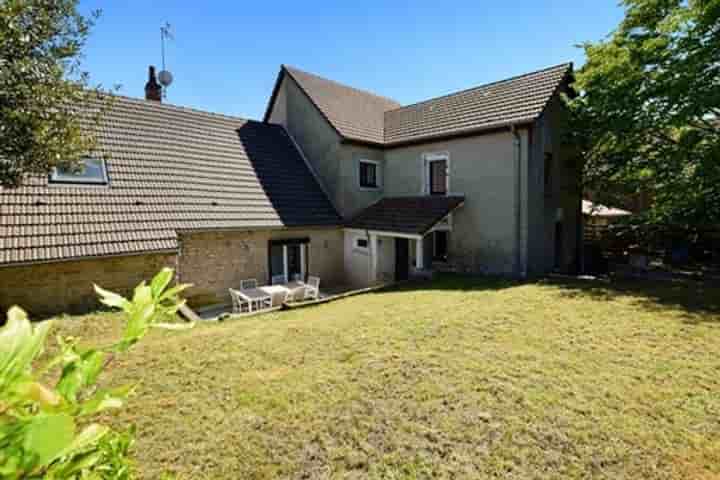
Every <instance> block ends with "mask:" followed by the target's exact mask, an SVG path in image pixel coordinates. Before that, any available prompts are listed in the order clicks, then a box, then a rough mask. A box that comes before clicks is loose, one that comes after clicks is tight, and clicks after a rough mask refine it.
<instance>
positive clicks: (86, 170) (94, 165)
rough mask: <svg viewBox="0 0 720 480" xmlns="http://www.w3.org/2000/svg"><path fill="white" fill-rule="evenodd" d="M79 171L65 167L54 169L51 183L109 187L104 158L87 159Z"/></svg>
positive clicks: (83, 160)
mask: <svg viewBox="0 0 720 480" xmlns="http://www.w3.org/2000/svg"><path fill="white" fill-rule="evenodd" d="M81 162H82V164H81V165H79V166H78V168H77V169H69V168H63V167H55V168H53V171H52V173H50V179H49V182H50V183H71V184H79V185H82V184H87V185H107V183H108V176H107V168H106V166H105V160H103V159H102V158H95V157H85V158H83V159H82V160H81Z"/></svg>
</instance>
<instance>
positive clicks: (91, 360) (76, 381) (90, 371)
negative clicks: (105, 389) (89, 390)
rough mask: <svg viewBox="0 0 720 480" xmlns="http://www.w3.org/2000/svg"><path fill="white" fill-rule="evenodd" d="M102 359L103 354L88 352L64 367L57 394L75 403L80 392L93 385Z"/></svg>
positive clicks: (93, 351)
mask: <svg viewBox="0 0 720 480" xmlns="http://www.w3.org/2000/svg"><path fill="white" fill-rule="evenodd" d="M104 359H105V354H104V353H102V352H99V351H97V350H88V351H87V352H85V353H83V354H82V355H80V359H79V360H77V361H74V362H72V363H70V364H68V365H66V366H65V368H63V371H62V374H61V376H60V380H59V381H58V384H57V390H58V392H60V394H61V395H62V396H63V397H65V398H66V399H67V400H69V401H73V402H74V401H76V400H77V396H78V393H79V392H80V390H82V389H83V388H85V387H87V386H89V385H92V384H94V383H95V381H96V380H97V377H98V375H99V374H100V371H101V370H102V367H103V361H104Z"/></svg>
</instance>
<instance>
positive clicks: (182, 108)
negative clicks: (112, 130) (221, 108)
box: [105, 93, 265, 124]
mask: <svg viewBox="0 0 720 480" xmlns="http://www.w3.org/2000/svg"><path fill="white" fill-rule="evenodd" d="M105 95H108V96H110V97H114V98H120V99H122V100H129V101H131V102H133V103H136V104H138V105H142V106H148V107H151V108H157V109H167V110H176V111H181V112H186V113H199V114H202V115H207V116H209V117H220V118H224V119H227V120H233V121H238V120H239V121H243V122H254V123H262V124H264V123H265V122H263V121H261V120H255V119H252V118H245V117H239V116H236V115H228V114H226V113H219V112H211V111H209V110H200V109H199V108H193V107H187V106H184V105H175V104H172V103H162V102H158V101H155V100H146V99H144V98H138V97H131V96H129V95H123V94H119V93H107V94H105Z"/></svg>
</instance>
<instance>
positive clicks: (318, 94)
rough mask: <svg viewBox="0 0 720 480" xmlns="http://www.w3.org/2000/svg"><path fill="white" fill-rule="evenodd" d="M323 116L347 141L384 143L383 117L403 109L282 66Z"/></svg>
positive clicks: (384, 99) (370, 94)
mask: <svg viewBox="0 0 720 480" xmlns="http://www.w3.org/2000/svg"><path fill="white" fill-rule="evenodd" d="M283 69H284V70H285V71H286V72H287V73H289V74H290V76H291V77H292V78H293V79H294V80H295V81H296V82H297V84H298V85H299V86H300V88H302V90H303V91H304V92H305V93H306V94H307V96H308V97H310V99H311V100H312V102H313V103H314V104H315V106H316V107H317V108H318V110H320V113H322V115H323V116H324V117H325V118H326V119H327V120H328V122H329V123H330V125H332V126H333V127H334V128H335V129H336V130H337V131H338V133H339V134H340V135H341V136H342V137H344V138H347V139H350V140H358V141H361V142H370V143H377V144H381V143H383V139H384V134H383V126H384V119H383V115H384V113H385V112H386V111H388V110H392V109H395V108H398V107H399V106H400V104H399V103H397V102H396V101H394V100H391V99H389V98H385V97H381V96H378V95H375V94H373V93H370V92H365V91H363V90H358V89H356V88H352V87H348V86H345V85H341V84H339V83H337V82H334V81H332V80H327V79H325V78H322V77H318V76H317V75H313V74H311V73H307V72H303V71H302V70H298V69H297V68H293V67H288V66H283Z"/></svg>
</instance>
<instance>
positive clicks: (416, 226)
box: [0, 64, 581, 315]
mask: <svg viewBox="0 0 720 480" xmlns="http://www.w3.org/2000/svg"><path fill="white" fill-rule="evenodd" d="M571 76H572V65H571V64H563V65H559V66H556V67H551V68H548V69H544V70H541V71H537V72H533V73H530V74H526V75H522V76H519V77H515V78H511V79H508V80H503V81H500V82H496V83H492V84H489V85H484V86H480V87H475V88H471V89H469V90H465V91H462V92H458V93H455V94H452V95H447V96H444V97H440V98H436V99H432V100H428V101H425V102H421V103H418V104H414V105H408V106H401V105H400V104H398V103H397V102H394V101H393V100H390V99H387V98H384V97H380V96H378V95H374V94H372V93H369V92H365V91H362V90H358V89H355V88H351V87H348V86H345V85H341V84H339V83H336V82H333V81H331V80H327V79H324V78H321V77H318V76H316V75H313V74H309V73H306V72H303V71H301V70H298V69H295V68H291V67H287V66H282V67H281V69H280V72H279V75H278V77H277V80H276V84H275V87H274V90H273V93H272V96H271V98H270V100H269V103H268V108H267V112H266V114H265V118H264V120H263V121H261V122H260V121H253V120H245V119H240V118H234V117H228V116H224V115H218V114H212V113H207V112H201V111H197V110H193V109H189V108H183V107H177V106H171V105H166V104H163V103H162V101H161V95H160V94H159V92H158V89H159V86H158V85H157V82H156V81H155V78H154V71H153V70H152V68H151V70H150V75H149V80H148V84H147V85H146V99H145V100H137V99H131V98H126V97H121V96H117V97H114V98H113V102H112V105H111V107H110V108H109V110H108V112H107V113H106V114H105V116H104V118H103V120H102V122H101V124H100V125H98V126H94V125H87V128H89V129H90V128H92V129H93V130H94V131H95V132H96V136H97V139H98V147H97V151H95V152H92V153H91V154H90V155H89V156H88V157H87V158H86V159H85V168H84V170H83V171H82V172H80V173H78V172H70V171H63V170H62V169H56V171H54V172H53V173H52V174H51V175H49V176H47V177H44V176H42V177H38V176H35V177H31V178H27V179H26V181H25V183H24V184H23V185H22V186H20V187H19V188H16V189H0V308H3V309H6V308H8V307H9V306H10V305H12V304H19V305H22V306H24V307H25V308H27V309H28V310H29V311H30V312H31V313H33V314H35V315H46V314H52V313H57V312H63V311H67V312H76V311H84V310H88V309H91V308H94V307H95V306H96V305H97V304H96V303H95V302H96V300H95V298H94V294H93V292H92V283H93V282H94V283H97V284H99V285H102V286H103V287H105V288H109V289H112V290H118V291H122V292H128V291H129V290H131V288H132V287H133V286H134V285H135V284H137V283H138V282H139V281H140V280H142V279H146V278H149V277H150V276H152V274H153V273H155V272H156V271H157V270H158V269H159V268H161V267H162V266H166V265H168V266H171V267H173V268H175V269H176V271H177V274H178V280H179V281H180V282H188V283H192V284H194V287H193V288H192V289H191V290H189V291H188V295H189V299H190V301H191V303H192V304H194V305H205V304H215V303H220V302H227V301H229V297H228V293H227V289H228V288H231V287H235V288H236V287H237V286H238V285H239V283H240V280H242V279H245V278H257V279H259V280H260V281H268V280H269V278H270V277H271V276H274V275H283V276H285V278H288V279H289V278H291V277H294V276H295V275H301V276H305V275H307V274H314V275H318V276H320V277H321V278H322V281H323V284H324V285H352V286H366V285H370V284H373V283H376V282H380V281H383V280H393V279H398V280H401V279H405V278H409V277H410V276H412V275H424V274H426V272H429V271H432V270H454V271H461V272H470V273H494V274H507V275H517V276H525V275H537V274H543V273H545V272H548V271H550V270H551V269H553V268H557V269H560V270H572V269H573V268H575V265H576V263H577V261H578V256H579V253H578V251H579V250H578V245H579V237H580V232H581V231H580V226H581V210H580V191H579V166H578V165H577V163H576V162H574V161H573V158H574V156H573V152H572V151H570V150H569V149H568V148H567V147H565V146H564V145H563V142H562V129H563V114H564V111H563V107H562V102H561V99H560V94H561V93H562V92H565V91H567V92H569V91H570V90H569V82H570V80H571Z"/></svg>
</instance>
